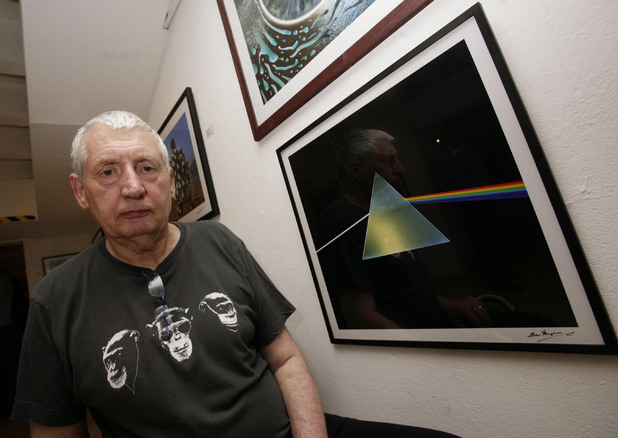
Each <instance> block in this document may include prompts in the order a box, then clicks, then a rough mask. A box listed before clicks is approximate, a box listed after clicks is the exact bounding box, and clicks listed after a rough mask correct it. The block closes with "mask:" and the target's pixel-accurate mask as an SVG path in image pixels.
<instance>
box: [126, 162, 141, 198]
mask: <svg viewBox="0 0 618 438" xmlns="http://www.w3.org/2000/svg"><path fill="white" fill-rule="evenodd" d="M143 194H144V185H143V184H142V181H141V178H140V177H139V175H138V174H137V172H136V171H135V169H131V168H129V169H126V170H125V171H124V172H123V178H122V195H123V196H127V197H130V198H139V197H141V196H142V195H143Z"/></svg>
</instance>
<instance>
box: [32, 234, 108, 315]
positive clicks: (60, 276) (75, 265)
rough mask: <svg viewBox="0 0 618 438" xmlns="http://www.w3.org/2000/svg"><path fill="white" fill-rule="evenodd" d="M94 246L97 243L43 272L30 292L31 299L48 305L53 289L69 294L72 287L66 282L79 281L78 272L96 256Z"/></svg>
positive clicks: (45, 305)
mask: <svg viewBox="0 0 618 438" xmlns="http://www.w3.org/2000/svg"><path fill="white" fill-rule="evenodd" d="M96 247H97V244H95V245H93V246H91V247H89V248H87V249H85V250H83V251H82V252H80V253H78V254H76V255H75V256H73V257H71V258H70V259H68V260H67V261H66V262H64V263H62V264H61V265H58V266H57V267H55V268H54V269H53V270H52V271H50V272H49V273H47V274H45V275H44V276H43V278H42V279H41V281H40V282H39V284H38V285H37V286H36V287H35V289H34V291H33V292H32V296H31V299H32V300H34V301H36V302H38V303H40V304H43V305H44V307H48V305H49V302H50V300H51V299H52V294H53V293H54V290H55V289H61V290H62V293H63V294H65V295H66V294H69V293H70V292H71V291H72V290H73V289H72V288H68V287H67V284H68V283H71V282H74V281H79V280H78V277H79V275H78V273H79V272H82V268H83V267H84V266H87V265H88V264H89V263H92V261H93V260H94V258H96V257H97V255H98V251H97V249H96Z"/></svg>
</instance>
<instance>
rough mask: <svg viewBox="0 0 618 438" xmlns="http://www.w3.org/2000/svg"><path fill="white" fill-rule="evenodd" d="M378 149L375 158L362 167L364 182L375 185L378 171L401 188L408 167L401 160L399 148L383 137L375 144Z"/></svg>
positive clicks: (392, 183)
mask: <svg viewBox="0 0 618 438" xmlns="http://www.w3.org/2000/svg"><path fill="white" fill-rule="evenodd" d="M375 146H376V149H377V150H378V153H377V155H376V156H375V157H374V159H373V160H372V161H371V162H370V163H369V164H367V165H366V166H363V167H362V170H361V174H362V176H361V178H362V180H363V181H364V184H365V185H366V186H367V187H368V188H369V187H371V186H373V177H374V175H375V173H378V174H379V175H380V176H381V177H382V178H384V179H385V180H386V181H387V182H388V183H389V184H390V185H391V186H393V187H394V188H395V189H397V190H399V189H400V187H399V186H400V185H401V179H400V178H401V176H402V175H403V174H404V173H406V169H405V168H404V167H403V165H402V164H401V163H400V162H399V156H398V154H397V149H396V148H395V146H393V143H391V142H390V141H388V140H386V139H383V140H379V141H378V142H376V144H375Z"/></svg>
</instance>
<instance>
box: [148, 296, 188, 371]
mask: <svg viewBox="0 0 618 438" xmlns="http://www.w3.org/2000/svg"><path fill="white" fill-rule="evenodd" d="M188 312H189V309H188V308H187V309H183V308H181V307H167V306H160V307H158V308H157V309H156V310H155V320H154V321H153V322H152V323H151V324H148V325H147V326H146V327H148V328H154V329H156V336H157V337H158V338H159V341H161V346H162V347H163V348H164V349H165V350H167V351H168V352H169V353H170V354H171V355H172V357H173V358H174V359H176V360H177V361H178V362H182V361H185V360H187V359H189V358H190V357H191V353H192V352H193V343H192V342H191V338H190V337H189V334H190V333H191V319H192V317H191V316H189V315H188Z"/></svg>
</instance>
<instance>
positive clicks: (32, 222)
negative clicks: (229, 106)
mask: <svg viewBox="0 0 618 438" xmlns="http://www.w3.org/2000/svg"><path fill="white" fill-rule="evenodd" d="M178 2H179V0H131V1H126V0H105V1H97V2H95V1H83V0H54V1H53V2H50V1H40V0H21V1H17V0H0V243H2V242H13V241H19V240H23V239H28V238H51V237H59V236H63V235H76V234H85V233H92V234H94V232H95V231H96V228H97V227H96V225H95V224H94V223H93V221H92V219H91V218H90V215H89V214H88V212H85V211H83V210H81V209H80V208H79V207H78V206H77V204H76V202H75V199H74V197H73V194H72V191H71V188H70V186H69V183H68V174H69V172H70V166H69V160H68V155H69V149H70V144H71V140H72V138H73V135H74V134H75V131H76V130H77V129H78V128H79V126H81V125H82V124H83V123H85V122H86V121H87V120H88V119H90V118H91V117H92V116H94V115H96V114H98V113H100V112H103V111H107V110H110V109H125V110H129V111H132V112H135V113H136V114H138V115H140V116H141V117H143V118H147V116H148V112H149V110H150V105H151V101H152V97H153V94H154V91H155V87H156V81H157V77H158V72H159V66H160V63H161V59H162V56H163V52H164V49H165V43H166V41H167V33H168V32H167V30H166V29H165V28H164V25H167V24H168V23H169V20H166V18H167V17H169V19H171V17H173V14H174V11H175V9H176V7H177V5H178ZM27 216H33V217H34V219H29V218H28V217H27Z"/></svg>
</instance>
